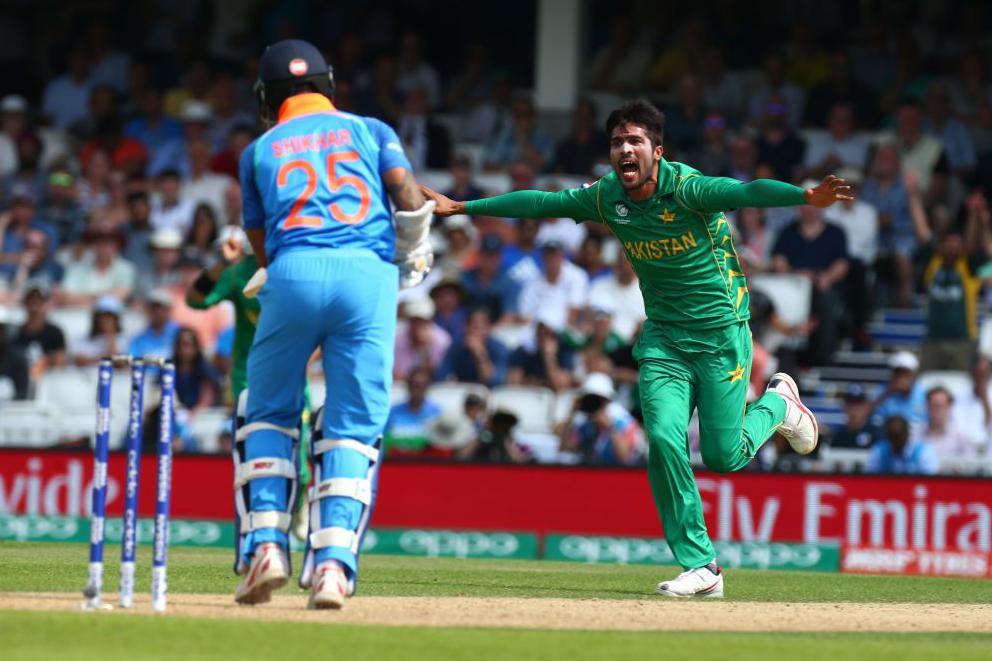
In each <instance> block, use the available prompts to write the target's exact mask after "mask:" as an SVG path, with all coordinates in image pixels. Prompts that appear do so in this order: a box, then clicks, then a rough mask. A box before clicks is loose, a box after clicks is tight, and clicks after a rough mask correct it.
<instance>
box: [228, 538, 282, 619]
mask: <svg viewBox="0 0 992 661" xmlns="http://www.w3.org/2000/svg"><path fill="white" fill-rule="evenodd" d="M288 582H289V562H288V560H287V559H286V554H285V553H284V552H283V550H282V549H281V548H280V547H279V545H278V544H275V543H273V542H268V543H265V544H259V545H258V548H256V549H255V555H254V557H253V558H252V559H251V566H250V567H249V568H248V573H247V574H245V577H244V578H243V579H241V583H239V584H238V589H237V590H236V591H235V592H234V601H236V602H238V603H239V604H243V605H252V606H253V605H255V604H264V603H265V602H267V601H269V600H270V599H272V591H273V590H278V589H279V588H281V587H283V586H284V585H286V583H288Z"/></svg>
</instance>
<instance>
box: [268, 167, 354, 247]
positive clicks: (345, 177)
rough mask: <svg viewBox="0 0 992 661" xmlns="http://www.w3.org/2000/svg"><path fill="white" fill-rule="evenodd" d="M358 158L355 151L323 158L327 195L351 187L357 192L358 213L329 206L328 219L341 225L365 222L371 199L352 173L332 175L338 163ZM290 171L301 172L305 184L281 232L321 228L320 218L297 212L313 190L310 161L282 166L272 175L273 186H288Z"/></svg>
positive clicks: (314, 182)
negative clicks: (274, 179) (329, 215)
mask: <svg viewBox="0 0 992 661" xmlns="http://www.w3.org/2000/svg"><path fill="white" fill-rule="evenodd" d="M358 158H359V157H358V152H356V151H339V152H331V153H330V154H328V155H327V186H328V188H329V189H330V191H331V193H336V192H337V191H339V190H341V189H343V188H348V187H351V188H354V189H355V190H356V191H357V192H358V198H359V203H358V210H357V211H355V212H354V213H347V212H346V211H345V210H344V209H343V208H342V207H341V205H340V204H338V203H337V202H332V203H331V204H330V212H331V218H333V219H334V220H336V221H338V222H339V223H344V224H345V225H356V224H358V223H360V222H362V221H363V220H365V216H366V215H367V214H368V212H369V205H370V203H371V199H372V198H371V193H370V192H369V187H368V186H367V185H366V184H365V182H364V181H362V180H361V178H360V177H356V176H355V175H353V174H342V175H340V176H338V174H337V172H336V170H337V164H338V163H347V162H349V161H357V160H358ZM294 170H301V171H302V172H303V174H304V176H305V177H306V185H305V186H304V187H303V192H302V193H300V196H299V197H297V198H296V202H294V203H293V206H292V208H290V210H289V216H287V217H286V220H285V221H284V222H283V224H282V228H283V230H291V229H294V228H296V227H321V226H323V224H324V219H323V218H322V217H320V216H304V215H302V214H301V213H300V212H301V211H303V207H304V206H306V204H307V202H309V201H310V198H311V197H312V196H313V194H314V193H315V192H316V191H317V184H318V177H317V170H316V168H314V166H313V164H312V163H310V161H305V160H302V159H297V160H293V161H287V162H286V163H283V164H282V167H280V168H279V172H278V173H277V175H276V185H277V186H279V187H280V188H281V187H283V186H286V185H288V183H289V175H290V173H291V172H293V171H294Z"/></svg>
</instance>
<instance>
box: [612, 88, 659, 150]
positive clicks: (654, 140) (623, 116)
mask: <svg viewBox="0 0 992 661" xmlns="http://www.w3.org/2000/svg"><path fill="white" fill-rule="evenodd" d="M621 124H637V125H638V126H642V127H644V131H645V133H647V134H648V137H649V138H651V144H652V145H653V146H655V147H657V146H658V145H660V144H661V141H662V138H663V137H664V134H665V113H663V112H661V111H660V110H658V109H657V108H655V107H654V104H652V103H651V102H650V101H645V100H643V99H636V100H634V101H628V102H627V103H625V104H623V105H622V106H620V107H619V108H617V109H616V110H614V111H613V112H611V113H610V116H609V117H607V118H606V135H607V136H612V135H613V129H615V128H616V127H618V126H620V125H621Z"/></svg>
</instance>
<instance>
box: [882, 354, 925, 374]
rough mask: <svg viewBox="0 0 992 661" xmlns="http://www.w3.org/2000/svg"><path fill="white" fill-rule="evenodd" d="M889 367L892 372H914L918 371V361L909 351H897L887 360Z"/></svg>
mask: <svg viewBox="0 0 992 661" xmlns="http://www.w3.org/2000/svg"><path fill="white" fill-rule="evenodd" d="M889 367H890V368H892V369H894V370H900V369H901V370H909V371H910V372H915V371H917V370H919V369H920V360H919V358H917V357H916V355H915V354H912V353H910V352H909V351H897V352H896V353H894V354H892V356H891V357H890V358H889Z"/></svg>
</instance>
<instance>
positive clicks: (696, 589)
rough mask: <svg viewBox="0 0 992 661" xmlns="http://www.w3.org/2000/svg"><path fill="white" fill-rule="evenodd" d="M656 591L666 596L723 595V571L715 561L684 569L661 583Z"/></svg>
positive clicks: (717, 596)
mask: <svg viewBox="0 0 992 661" xmlns="http://www.w3.org/2000/svg"><path fill="white" fill-rule="evenodd" d="M655 592H657V593H658V594H660V595H663V596H665V597H708V598H717V599H719V598H722V597H723V572H722V571H721V570H720V568H719V567H717V566H716V564H715V563H710V564H708V565H706V566H705V567H698V568H696V569H690V570H689V571H684V572H682V573H681V574H679V575H678V576H676V577H675V578H673V579H672V580H670V581H665V582H663V583H659V584H658V587H657V588H655Z"/></svg>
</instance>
